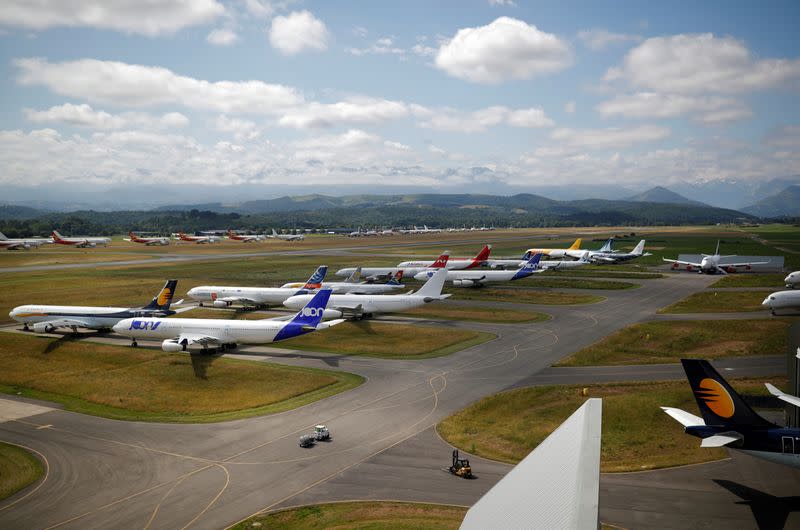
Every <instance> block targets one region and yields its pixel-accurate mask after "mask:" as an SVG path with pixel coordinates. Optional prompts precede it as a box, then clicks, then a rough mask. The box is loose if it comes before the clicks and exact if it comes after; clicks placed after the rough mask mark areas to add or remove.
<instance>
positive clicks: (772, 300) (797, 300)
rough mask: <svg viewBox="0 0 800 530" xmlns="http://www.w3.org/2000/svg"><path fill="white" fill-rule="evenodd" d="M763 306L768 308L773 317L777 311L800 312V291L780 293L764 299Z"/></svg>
mask: <svg viewBox="0 0 800 530" xmlns="http://www.w3.org/2000/svg"><path fill="white" fill-rule="evenodd" d="M761 305H763V306H764V307H768V308H769V309H770V311H771V312H772V314H773V315H775V314H776V313H775V311H776V310H781V309H794V310H800V291H778V292H775V293H772V294H770V295H769V296H768V297H766V298H764V301H763V302H761Z"/></svg>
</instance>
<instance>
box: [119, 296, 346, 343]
mask: <svg viewBox="0 0 800 530" xmlns="http://www.w3.org/2000/svg"><path fill="white" fill-rule="evenodd" d="M330 296H331V292H330V290H328V289H323V290H321V291H319V292H317V294H315V295H313V296H312V298H311V299H310V300H309V301H308V303H307V304H305V305H304V306H303V307H302V308H301V309H300V310H299V311H298V312H297V314H295V315H294V317H292V318H291V319H290V320H286V319H285V318H284V317H279V318H269V319H264V320H228V319H205V318H204V319H195V318H129V319H126V320H122V321H120V322H118V323H117V324H116V325H115V326H114V328H113V329H114V332H115V333H118V334H120V335H122V336H124V337H128V338H130V339H131V346H137V345H138V342H137V339H158V340H162V342H161V349H162V350H164V351H167V352H178V351H187V350H189V349H190V348H201V349H202V350H203V351H209V349H216V350H226V349H235V348H236V347H237V346H238V344H240V343H241V344H266V343H269V342H278V341H281V340H286V339H291V338H294V337H299V336H300V335H305V334H306V333H311V332H314V331H319V330H321V329H327V328H330V327H332V326H335V325H336V324H340V323H342V322H344V321H343V320H332V321H329V322H322V316H323V314H324V313H325V306H326V305H327V303H328V299H329V298H330Z"/></svg>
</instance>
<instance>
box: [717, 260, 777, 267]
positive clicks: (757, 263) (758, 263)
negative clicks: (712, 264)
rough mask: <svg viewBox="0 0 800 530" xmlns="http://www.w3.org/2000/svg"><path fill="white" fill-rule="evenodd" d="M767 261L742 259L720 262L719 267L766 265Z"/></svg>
mask: <svg viewBox="0 0 800 530" xmlns="http://www.w3.org/2000/svg"><path fill="white" fill-rule="evenodd" d="M768 263H769V261H747V262H745V261H742V262H739V263H720V264H719V266H720V267H749V266H751V265H766V264H768Z"/></svg>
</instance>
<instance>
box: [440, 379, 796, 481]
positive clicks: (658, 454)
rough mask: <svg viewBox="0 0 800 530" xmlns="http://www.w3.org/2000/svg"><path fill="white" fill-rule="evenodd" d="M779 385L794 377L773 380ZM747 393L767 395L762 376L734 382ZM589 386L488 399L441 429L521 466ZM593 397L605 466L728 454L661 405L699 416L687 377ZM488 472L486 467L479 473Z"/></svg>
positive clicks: (474, 449)
mask: <svg viewBox="0 0 800 530" xmlns="http://www.w3.org/2000/svg"><path fill="white" fill-rule="evenodd" d="M772 381H773V382H774V383H778V384H779V386H780V385H782V384H785V382H786V380H785V379H783V380H780V379H778V378H775V379H773V380H772ZM731 384H732V386H733V387H734V388H735V389H736V390H737V391H739V392H741V393H743V394H751V395H754V394H757V395H765V394H766V389H765V388H764V384H763V382H762V380H752V379H740V380H732V381H731ZM580 391H581V386H579V385H576V386H542V387H531V388H521V389H517V390H511V391H508V392H503V393H501V394H496V395H494V396H490V397H487V398H484V399H482V400H480V401H478V402H477V403H475V404H473V405H471V406H469V407H467V408H466V409H464V410H462V411H460V412H457V413H456V414H454V415H452V416H450V417H448V418H446V419H445V420H443V421H442V422H441V423H439V425H438V427H437V429H438V431H439V434H440V435H441V436H442V437H443V438H444V439H445V440H447V441H448V442H449V443H451V444H453V445H455V446H456V447H460V448H462V449H463V450H465V451H468V452H469V453H471V454H475V455H479V456H482V457H485V458H490V459H492V460H499V461H502V462H508V463H511V464H516V463H517V462H519V461H520V460H521V459H522V458H524V457H525V456H526V455H527V454H528V453H530V452H531V451H532V450H533V449H534V448H536V446H538V445H539V444H540V443H541V442H542V440H544V439H545V438H546V437H547V436H548V435H549V434H550V433H551V432H553V430H555V429H556V427H558V426H559V425H560V424H561V423H562V422H563V421H564V420H566V419H567V417H568V416H569V415H570V414H572V413H573V412H574V411H575V410H576V409H577V408H578V407H580V405H581V404H583V402H584V400H585V399H586V398H585V397H583V396H581V393H580ZM589 395H590V396H591V397H599V398H603V441H602V449H601V456H600V469H601V471H604V472H613V471H642V470H646V469H657V468H662V467H672V466H678V465H684V464H693V463H698V462H708V461H711V460H718V459H720V458H724V457H725V456H726V452H725V450H724V449H705V448H701V447H700V440H699V439H698V438H694V437H692V436H688V435H686V434H684V432H683V427H682V426H681V425H680V424H679V423H677V422H675V421H674V420H673V419H672V418H670V417H669V416H667V415H666V414H664V412H663V411H662V410H661V409H660V408H659V407H661V406H668V407H678V408H681V409H683V410H687V411H689V412H691V413H693V414H698V415H699V411H698V410H697V406H696V404H695V400H694V396H693V395H692V392H691V390H690V388H689V385H688V384H687V383H686V382H685V381H669V382H647V383H626V384H609V385H596V386H592V387H591V388H590V389H589ZM477 472H478V473H480V470H477Z"/></svg>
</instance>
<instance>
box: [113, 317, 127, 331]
mask: <svg viewBox="0 0 800 530" xmlns="http://www.w3.org/2000/svg"><path fill="white" fill-rule="evenodd" d="M123 322H125V324H124V325H123ZM127 327H128V325H127V322H126V321H125V320H120V321H119V322H117V323H116V324H114V325H113V326H111V329H112V330H113V331H114V333H122V332H123V331H125V329H127Z"/></svg>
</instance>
